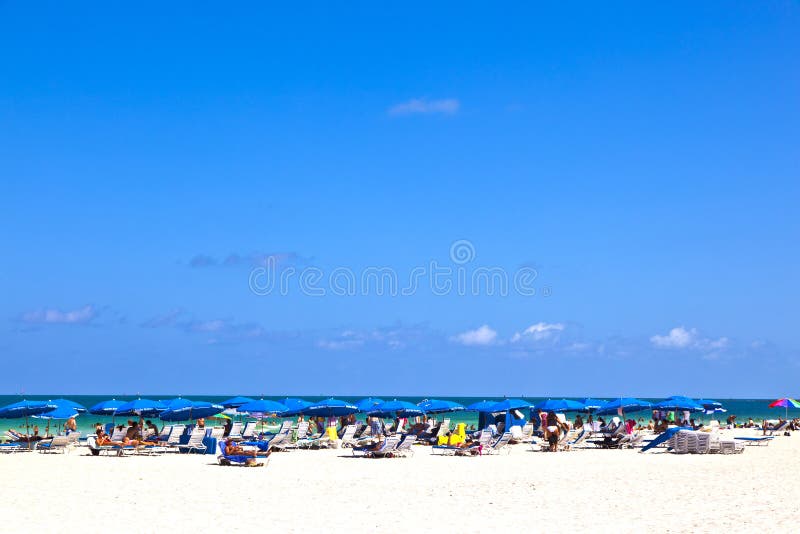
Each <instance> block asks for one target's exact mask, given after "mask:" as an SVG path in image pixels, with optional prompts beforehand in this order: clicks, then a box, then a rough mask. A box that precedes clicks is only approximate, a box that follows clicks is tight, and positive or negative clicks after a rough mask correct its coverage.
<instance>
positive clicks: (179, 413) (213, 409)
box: [158, 401, 225, 422]
mask: <svg viewBox="0 0 800 534" xmlns="http://www.w3.org/2000/svg"><path fill="white" fill-rule="evenodd" d="M181 404H183V403H181ZM224 409H225V407H224V406H223V405H221V404H212V403H210V402H206V401H193V402H192V403H191V404H190V405H188V406H179V407H177V408H170V409H168V410H164V411H163V412H161V413H160V414H158V417H159V419H161V420H162V421H170V422H172V421H189V420H192V419H200V418H204V417H212V416H214V415H217V414H219V413H220V412H222V411H223V410H224Z"/></svg>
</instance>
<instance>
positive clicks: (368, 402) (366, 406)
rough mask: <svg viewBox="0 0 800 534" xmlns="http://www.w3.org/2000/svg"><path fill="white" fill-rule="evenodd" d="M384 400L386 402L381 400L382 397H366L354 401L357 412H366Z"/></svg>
mask: <svg viewBox="0 0 800 534" xmlns="http://www.w3.org/2000/svg"><path fill="white" fill-rule="evenodd" d="M384 402H386V401H385V400H383V399H379V398H377V397H367V398H366V399H361V400H360V401H358V402H357V403H356V406H358V411H359V412H365V413H366V412H368V411H370V410H372V409H374V408H375V407H376V406H377V405H379V404H382V403H384Z"/></svg>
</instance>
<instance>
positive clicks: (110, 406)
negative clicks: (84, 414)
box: [89, 399, 125, 415]
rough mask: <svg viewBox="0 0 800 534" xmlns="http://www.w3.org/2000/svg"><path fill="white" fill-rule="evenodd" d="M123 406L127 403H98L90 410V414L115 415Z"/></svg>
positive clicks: (109, 401) (111, 400) (113, 400)
mask: <svg viewBox="0 0 800 534" xmlns="http://www.w3.org/2000/svg"><path fill="white" fill-rule="evenodd" d="M123 404H125V401H118V400H116V399H110V400H106V401H103V402H98V403H97V404H95V405H94V406H92V407H91V408H89V413H90V414H92V415H114V413H116V411H117V408H119V407H120V406H122V405H123Z"/></svg>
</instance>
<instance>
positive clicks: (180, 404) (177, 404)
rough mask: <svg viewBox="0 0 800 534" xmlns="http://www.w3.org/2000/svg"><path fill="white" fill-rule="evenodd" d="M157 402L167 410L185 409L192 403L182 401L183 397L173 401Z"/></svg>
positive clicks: (187, 400)
mask: <svg viewBox="0 0 800 534" xmlns="http://www.w3.org/2000/svg"><path fill="white" fill-rule="evenodd" d="M158 402H159V403H161V405H162V406H164V408H165V409H167V410H175V409H177V408H186V407H187V406H191V405H192V402H193V401H190V400H189V399H184V398H183V397H175V398H174V399H168V400H159V401H158Z"/></svg>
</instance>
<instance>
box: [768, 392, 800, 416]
mask: <svg viewBox="0 0 800 534" xmlns="http://www.w3.org/2000/svg"><path fill="white" fill-rule="evenodd" d="M769 407H770V408H783V409H784V411H785V412H786V415H785V417H784V419H789V408H800V402H797V401H796V400H794V399H790V398H788V397H784V398H782V399H778V400H776V401H774V402H772V403H770V405H769Z"/></svg>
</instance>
